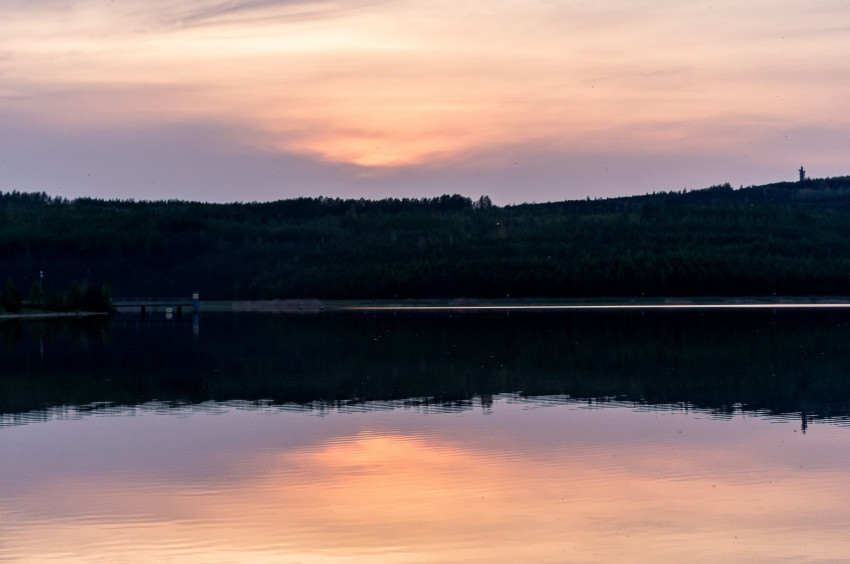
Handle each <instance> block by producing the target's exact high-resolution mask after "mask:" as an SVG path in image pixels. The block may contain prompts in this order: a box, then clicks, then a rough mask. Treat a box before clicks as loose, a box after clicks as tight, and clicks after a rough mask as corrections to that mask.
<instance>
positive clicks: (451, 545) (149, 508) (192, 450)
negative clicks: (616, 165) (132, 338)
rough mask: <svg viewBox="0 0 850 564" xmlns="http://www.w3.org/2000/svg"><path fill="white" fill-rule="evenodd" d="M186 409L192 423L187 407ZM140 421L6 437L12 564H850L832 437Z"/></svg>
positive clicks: (666, 428) (730, 425)
mask: <svg viewBox="0 0 850 564" xmlns="http://www.w3.org/2000/svg"><path fill="white" fill-rule="evenodd" d="M178 411H179V410H178ZM484 413H485V410H484V409H483V408H482V409H470V410H466V411H454V412H434V411H427V410H417V409H399V408H396V409H390V410H387V409H382V410H376V411H368V410H363V411H360V412H342V411H333V410H330V411H327V412H324V413H323V414H322V417H316V412H311V411H306V410H302V411H300V412H293V411H287V410H274V409H273V408H272V407H270V406H266V407H263V406H258V407H257V408H256V409H253V410H248V409H244V408H239V407H233V406H217V408H216V409H214V410H206V411H204V410H194V411H193V410H184V411H182V413H181V416H180V417H174V416H173V415H170V414H169V412H167V411H161V410H152V411H147V412H145V411H143V410H139V412H138V413H136V414H135V415H136V416H134V417H127V416H116V415H110V416H105V417H82V418H77V419H65V420H53V421H46V422H41V423H33V424H29V425H17V426H12V427H4V428H0V446H2V451H3V453H4V457H3V460H2V462H0V471H2V472H3V475H4V480H3V481H2V483H0V500H2V501H0V547H2V549H0V550H2V552H0V557H2V558H3V559H6V560H9V561H13V562H36V561H38V562H45V561H62V562H106V561H109V562H115V561H127V562H155V561H156V562H163V561H180V562H228V561H240V562H280V561H287V562H290V561H291V562H356V561H363V560H368V561H370V562H402V561H403V562H492V561H494V560H497V561H535V562H563V561H571V562H599V561H630V562H680V561H683V560H686V559H687V560H692V561H696V562H709V561H719V560H722V561H727V562H759V561H761V562H775V561H777V560H780V559H783V558H795V559H799V560H804V561H805V560H808V559H810V558H814V557H819V558H823V559H828V558H834V559H836V560H837V559H840V558H841V557H842V555H846V554H847V553H850V541H848V540H847V539H846V534H845V531H846V529H847V527H848V525H850V515H848V512H847V510H846V504H845V501H846V499H848V496H850V480H848V474H850V471H848V468H850V465H848V462H850V454H848V453H850V448H847V447H848V446H850V435H848V433H847V430H846V429H845V428H842V427H840V426H837V425H833V424H826V423H821V424H817V425H812V426H810V428H809V432H808V433H807V434H806V435H804V434H803V433H802V432H800V429H799V423H798V422H796V421H790V420H786V421H777V420H772V421H771V420H768V419H765V418H763V417H760V416H756V415H747V414H741V413H738V414H734V415H732V416H730V417H728V418H726V419H718V418H715V417H712V416H711V414H706V413H700V412H685V411H684V410H674V409H670V410H666V411H665V410H654V411H652V410H646V409H643V410H641V409H634V408H633V407H629V406H624V405H619V406H614V407H611V408H610V409H585V408H584V407H583V406H582V405H581V404H578V403H565V402H563V401H562V402H556V403H551V402H548V403H547V402H546V401H545V398H544V399H542V400H541V401H536V400H518V399H517V398H512V399H510V400H508V399H506V398H496V399H495V401H494V402H493V405H492V411H491V412H490V414H489V415H485V414H484Z"/></svg>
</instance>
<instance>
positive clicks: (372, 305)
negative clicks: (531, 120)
mask: <svg viewBox="0 0 850 564" xmlns="http://www.w3.org/2000/svg"><path fill="white" fill-rule="evenodd" d="M760 307H776V308H805V307H812V308H841V307H848V308H850V296H819V297H787V296H770V297H748V298H701V297H700V298H696V297H695V298H563V299H551V298H547V299H534V298H519V299H514V298H501V299H477V298H456V299H415V300H413V299H411V300H318V299H302V300H255V301H209V302H201V305H200V310H201V311H202V312H203V311H210V312H227V311H232V312H270V313H275V312H276V313H318V312H321V311H358V310H360V311H368V310H399V311H403V310H482V309H484V310H486V309H507V310H509V309H529V310H533V309H540V310H546V309H618V308H619V309H641V308H647V309H688V308H693V309H704V308H741V309H747V308H760Z"/></svg>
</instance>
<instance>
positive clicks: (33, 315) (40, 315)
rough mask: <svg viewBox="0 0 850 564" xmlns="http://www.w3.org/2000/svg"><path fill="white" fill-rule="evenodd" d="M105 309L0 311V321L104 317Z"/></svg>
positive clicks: (105, 314) (107, 313)
mask: <svg viewBox="0 0 850 564" xmlns="http://www.w3.org/2000/svg"><path fill="white" fill-rule="evenodd" d="M107 315H109V312H106V311H99V312H98V311H23V312H20V313H0V321H3V320H6V319H34V320H38V319H56V318H62V317H104V316H107Z"/></svg>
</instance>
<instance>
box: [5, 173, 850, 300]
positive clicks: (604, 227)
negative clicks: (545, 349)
mask: <svg viewBox="0 0 850 564" xmlns="http://www.w3.org/2000/svg"><path fill="white" fill-rule="evenodd" d="M4 281H5V290H4V292H3V296H2V297H3V300H2V303H3V304H6V303H7V302H8V303H9V304H11V305H12V307H14V305H15V304H14V302H16V301H17V302H20V301H26V300H29V299H31V298H38V299H41V300H42V301H44V302H45V303H46V302H47V301H49V300H50V299H53V300H54V302H55V301H56V300H57V299H58V300H59V302H60V303H59V305H60V306H62V307H65V308H66V309H67V308H69V307H72V306H75V305H77V303H82V302H79V300H84V299H86V296H88V297H89V298H90V299H92V300H95V299H97V298H98V297H100V298H103V297H104V296H106V295H107V293H108V294H110V295H114V296H117V297H127V298H141V297H174V296H190V295H191V294H192V293H193V292H200V294H201V296H202V298H203V299H276V298H281V299H286V298H318V299H382V298H389V299H421V298H461V297H468V298H504V297H508V296H509V297H516V298H579V297H640V296H646V297H673V296H772V295H784V296H800V295H810V296H825V295H846V294H848V292H850V177H837V178H825V179H807V180H804V181H801V182H787V183H777V184H770V185H764V186H751V187H746V188H745V187H740V188H737V189H735V188H733V187H732V186H730V185H729V184H723V185H718V186H712V187H710V188H706V189H702V190H693V191H681V192H657V193H652V194H647V195H642V196H631V197H621V198H606V199H595V200H592V199H586V200H572V201H563V202H550V203H539V204H531V203H529V204H521V205H511V206H497V205H493V204H492V203H491V201H490V199H489V198H488V197H487V196H482V197H481V198H479V199H477V200H473V199H471V198H468V197H464V196H460V195H444V196H440V197H435V198H422V199H407V198H405V199H395V198H393V199H383V200H365V199H359V200H353V199H339V198H324V197H317V198H297V199H289V200H279V201H274V202H263V203H229V204H213V203H200V202H188V201H179V200H167V201H132V200H99V199H90V198H79V199H73V200H67V199H64V198H58V197H52V196H49V195H47V194H45V193H23V192H17V191H13V192H0V284H2V283H3V282H4ZM14 292H17V294H18V295H19V299H17V300H16V299H15V294H14ZM9 296H11V298H9ZM72 299H77V300H78V302H74V303H73V304H72V303H71V300H72ZM63 300H64V301H63ZM4 307H8V306H4ZM57 307H58V306H57Z"/></svg>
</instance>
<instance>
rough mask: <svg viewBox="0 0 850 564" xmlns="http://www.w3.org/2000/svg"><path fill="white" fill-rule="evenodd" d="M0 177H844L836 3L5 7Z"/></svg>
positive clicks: (49, 184)
mask: <svg viewBox="0 0 850 564" xmlns="http://www.w3.org/2000/svg"><path fill="white" fill-rule="evenodd" d="M0 21H2V22H3V24H2V29H3V33H2V37H0V190H2V191H11V190H20V191H45V192H47V193H48V194H51V195H59V196H65V197H76V196H92V197H101V198H135V199H165V198H179V199H192V200H202V201H219V202H221V201H254V200H258V201H265V200H276V199H281V198H290V197H298V196H319V195H324V196H331V197H337V196H338V197H357V198H359V197H366V198H383V197H425V196H428V197H430V196H437V195H440V194H444V193H460V194H463V195H465V196H470V197H472V198H477V197H478V196H479V195H481V194H488V195H490V197H491V198H492V199H493V201H494V202H495V203H498V204H507V203H514V202H526V201H529V202H530V201H538V202H540V201H551V200H564V199H574V198H584V197H586V196H590V197H597V196H598V197H605V196H613V195H628V194H643V193H647V192H652V191H658V190H681V189H683V188H687V189H696V188H702V187H706V186H709V185H711V184H718V183H723V182H730V183H732V184H733V185H734V186H736V187H737V186H739V185H744V186H747V185H751V184H761V183H766V182H774V181H780V180H794V179H795V178H796V170H797V169H798V168H799V167H800V166H801V165H803V166H805V167H806V169H807V170H808V172H809V174H810V175H811V176H815V177H824V176H840V175H845V174H850V102H848V100H850V59H848V58H847V56H846V55H847V53H848V52H850V1H848V0H813V1H810V2H801V1H800V0H770V1H768V0H748V1H746V2H740V1H739V0H713V1H709V2H680V1H678V0H676V1H674V0H620V1H616V2H612V1H608V0H594V1H585V0H563V1H556V0H522V1H519V0H492V1H490V2H467V1H463V0H451V1H448V0H427V1H424V0H397V1H396V0H338V1H322V0H244V1H228V0H174V1H171V2H150V1H142V0H39V1H38V2H33V1H31V0H4V1H3V2H2V4H0Z"/></svg>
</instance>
